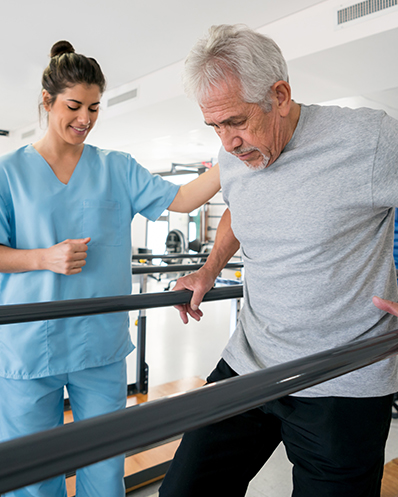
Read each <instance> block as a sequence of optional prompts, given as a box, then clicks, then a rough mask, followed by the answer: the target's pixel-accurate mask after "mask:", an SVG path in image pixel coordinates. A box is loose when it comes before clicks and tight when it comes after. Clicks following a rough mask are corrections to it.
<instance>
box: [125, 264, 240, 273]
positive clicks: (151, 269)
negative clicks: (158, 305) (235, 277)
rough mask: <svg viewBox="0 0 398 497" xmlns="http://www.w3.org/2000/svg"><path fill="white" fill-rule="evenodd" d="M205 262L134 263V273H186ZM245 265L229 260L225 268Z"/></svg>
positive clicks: (237, 267) (236, 267)
mask: <svg viewBox="0 0 398 497" xmlns="http://www.w3.org/2000/svg"><path fill="white" fill-rule="evenodd" d="M203 265H204V263H203V264H171V265H169V266H157V265H155V266H143V265H138V264H132V266H131V268H132V272H133V274H158V273H185V272H190V271H196V270H198V269H200V268H201V267H202V266H203ZM242 267H243V262H229V263H228V264H226V265H225V267H224V269H239V268H242Z"/></svg>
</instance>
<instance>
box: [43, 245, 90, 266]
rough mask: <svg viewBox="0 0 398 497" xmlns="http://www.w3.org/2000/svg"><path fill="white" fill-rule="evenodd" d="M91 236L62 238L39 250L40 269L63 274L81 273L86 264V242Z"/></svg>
mask: <svg viewBox="0 0 398 497" xmlns="http://www.w3.org/2000/svg"><path fill="white" fill-rule="evenodd" d="M90 240H91V238H89V237H88V238H78V239H74V240H69V239H68V240H64V241H63V242H61V243H57V244H56V245H53V246H52V247H50V248H48V249H42V250H41V264H40V265H41V266H42V269H48V270H49V271H53V272H54V273H60V274H65V275H71V274H77V273H81V271H82V267H83V266H85V265H86V258H87V248H88V247H87V244H88V243H89V241H90Z"/></svg>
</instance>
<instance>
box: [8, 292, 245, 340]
mask: <svg viewBox="0 0 398 497" xmlns="http://www.w3.org/2000/svg"><path fill="white" fill-rule="evenodd" d="M242 296H243V287H242V285H234V286H231V287H225V288H224V287H220V288H213V289H212V290H210V292H208V293H207V294H206V295H205V296H204V298H203V302H211V301H213V300H225V299H238V298H241V297H242ZM191 297H192V292H190V291H187V290H183V291H181V290H180V291H177V292H160V293H145V294H140V295H120V296H118V297H98V298H95V299H74V300H55V301H53V302H37V303H35V304H15V305H3V306H0V325H1V324H11V323H22V322H28V321H45V320H47V319H60V318H70V317H76V316H89V315H92V314H106V313H110V312H122V311H138V310H140V309H153V308H154V307H167V306H172V305H178V304H187V303H188V302H189V301H190V300H191ZM0 333H1V328H0Z"/></svg>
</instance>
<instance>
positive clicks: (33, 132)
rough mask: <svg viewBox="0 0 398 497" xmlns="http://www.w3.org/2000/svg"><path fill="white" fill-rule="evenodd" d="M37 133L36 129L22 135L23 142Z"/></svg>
mask: <svg viewBox="0 0 398 497" xmlns="http://www.w3.org/2000/svg"><path fill="white" fill-rule="evenodd" d="M35 132H36V130H35V129H31V130H29V131H25V133H22V135H21V138H22V140H25V139H26V138H30V137H31V136H33V135H34V134H35Z"/></svg>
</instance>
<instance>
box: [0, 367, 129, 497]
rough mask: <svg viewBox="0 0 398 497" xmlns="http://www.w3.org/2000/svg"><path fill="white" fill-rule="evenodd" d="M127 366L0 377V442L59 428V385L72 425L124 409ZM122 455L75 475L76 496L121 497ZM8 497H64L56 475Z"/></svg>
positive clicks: (61, 403)
mask: <svg viewBox="0 0 398 497" xmlns="http://www.w3.org/2000/svg"><path fill="white" fill-rule="evenodd" d="M126 384H127V375H126V361H125V360H123V361H119V362H116V363H113V364H110V365H108V366H102V367H98V368H89V369H85V370H83V371H77V372H74V373H68V374H61V375H56V376H49V377H45V378H39V379H31V380H13V379H9V378H0V392H1V395H0V440H1V441H6V440H9V439H12V438H16V437H20V436H24V435H29V434H32V433H35V432H38V431H43V430H48V429H50V428H55V427H56V426H59V425H62V424H63V414H64V386H65V387H66V388H67V390H68V394H69V400H70V404H71V407H72V412H73V417H74V420H75V421H79V420H82V419H86V418H90V417H94V416H99V415H101V414H106V413H109V412H113V411H117V410H120V409H124V408H125V407H126V398H127V387H126ZM123 477H124V455H122V456H118V457H115V458H112V459H108V460H106V461H101V462H99V463H97V464H93V465H91V466H88V467H86V468H82V469H79V470H77V471H76V496H77V497H102V496H103V497H105V496H106V497H110V496H112V497H122V496H123V497H124V496H125V487H124V479H123ZM6 496H7V497H66V484H65V477H63V476H60V477H56V478H52V479H50V480H46V481H44V482H40V483H37V484H35V485H31V486H29V487H25V488H22V489H19V490H15V491H13V492H10V493H7V494H6Z"/></svg>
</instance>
